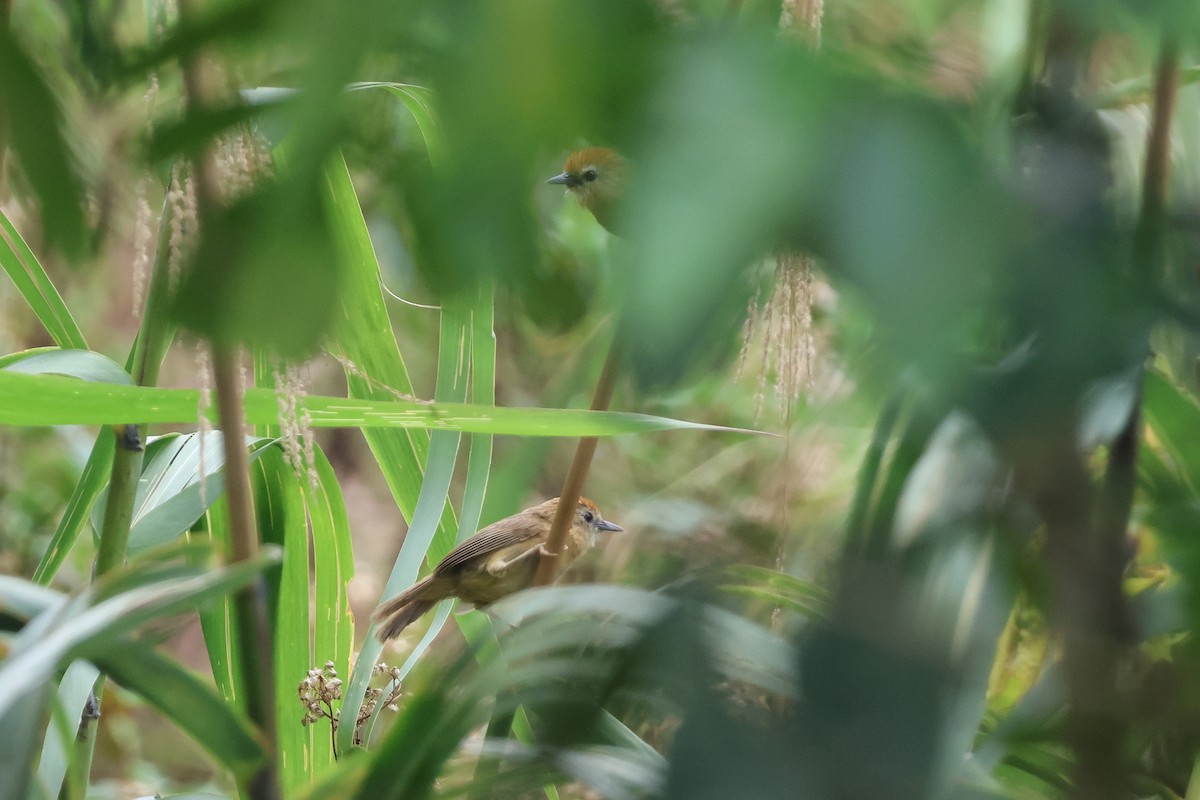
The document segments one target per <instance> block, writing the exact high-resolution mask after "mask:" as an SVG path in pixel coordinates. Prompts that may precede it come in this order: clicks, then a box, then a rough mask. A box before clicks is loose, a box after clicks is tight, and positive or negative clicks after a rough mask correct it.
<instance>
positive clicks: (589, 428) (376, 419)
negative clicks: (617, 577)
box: [0, 370, 758, 463]
mask: <svg viewBox="0 0 1200 800" xmlns="http://www.w3.org/2000/svg"><path fill="white" fill-rule="evenodd" d="M245 410H246V420H247V422H249V423H251V424H271V423H273V422H275V421H276V420H277V419H278V414H279V410H278V398H277V396H276V394H275V393H274V392H273V391H269V390H266V389H249V390H247V392H246V397H245ZM302 410H303V411H307V412H308V414H309V416H310V417H311V418H312V426H313V427H314V428H351V427H362V428H368V429H369V428H398V429H400V428H424V429H432V430H444V431H456V432H462V433H491V434H503V435H510V436H569V437H578V436H617V435H620V434H626V433H646V432H650V431H664V430H709V431H727V432H732V433H758V432H757V431H750V430H746V429H742V428H729V427H725V426H722V425H709V424H705V423H700V422H685V421H683V420H677V419H671V418H669V417H656V416H651V415H649V414H634V413H629V412H617V411H585V410H581V409H563V408H504V407H499V406H497V407H486V406H475V405H468V404H464V403H452V402H441V401H439V402H436V403H420V402H414V401H404V400H393V401H390V402H389V401H380V400H358V399H347V398H340V397H322V396H319V395H311V396H309V397H306V398H305V399H304V404H303V408H302ZM199 416H200V413H199V392H197V391H195V390H192V389H162V388H157V387H150V386H115V385H113V384H96V383H85V382H83V381H78V380H72V379H70V378H62V377H58V376H52V375H49V376H46V375H21V374H18V373H14V372H11V371H9V370H0V425H26V426H29V425H103V424H118V423H127V422H131V421H135V420H136V421H140V422H146V423H175V424H179V423H194V422H196V421H197V420H198V419H199ZM377 457H378V456H377ZM381 463H385V462H381Z"/></svg>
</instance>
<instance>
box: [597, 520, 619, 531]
mask: <svg viewBox="0 0 1200 800" xmlns="http://www.w3.org/2000/svg"><path fill="white" fill-rule="evenodd" d="M596 530H598V531H623V530H625V529H624V528H622V527H621V526H620V525H618V524H617V523H615V522H609V521H608V520H606V519H602V520H600V521H599V522H597V523H596Z"/></svg>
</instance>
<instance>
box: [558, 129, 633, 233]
mask: <svg viewBox="0 0 1200 800" xmlns="http://www.w3.org/2000/svg"><path fill="white" fill-rule="evenodd" d="M628 181H629V162H627V161H626V160H625V159H624V158H622V157H621V156H620V155H618V154H617V153H616V152H614V151H612V150H609V149H608V148H606V147H586V148H584V149H583V150H577V151H576V152H574V153H571V155H569V156H567V161H566V163H565V164H563V171H562V172H561V173H560V174H558V175H555V176H554V177H553V178H551V179H550V180H548V181H546V183H556V184H561V185H562V186H566V187H567V192H568V193H569V194H571V195H574V197H575V199H576V200H577V201H578V202H579V205H581V206H583V207H584V208H586V209H587V210H588V211H590V212H592V216H594V217H595V218H596V221H597V222H599V223H600V224H601V225H603V226H604V228H605V230H607V231H608V232H609V233H616V231H615V230H614V229H613V226H614V224H615V222H616V217H617V214H616V208H617V203H618V201H619V200H620V199H621V195H622V194H624V192H625V186H626V184H627V183H628Z"/></svg>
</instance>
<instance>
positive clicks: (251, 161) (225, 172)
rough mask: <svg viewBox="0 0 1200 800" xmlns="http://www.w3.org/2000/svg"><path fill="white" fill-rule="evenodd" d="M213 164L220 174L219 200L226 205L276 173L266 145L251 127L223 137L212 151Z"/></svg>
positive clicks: (218, 185) (218, 182) (218, 184)
mask: <svg viewBox="0 0 1200 800" xmlns="http://www.w3.org/2000/svg"><path fill="white" fill-rule="evenodd" d="M213 164H214V166H215V167H216V173H217V176H218V177H219V180H218V181H217V191H218V193H219V199H220V200H221V202H222V203H225V204H229V203H231V202H233V201H234V200H236V199H237V198H239V197H241V196H242V195H244V194H247V193H248V192H249V191H250V190H251V189H253V188H254V187H255V186H257V185H258V184H259V183H260V182H261V181H262V180H264V179H266V178H269V177H271V175H273V174H274V164H273V163H272V161H271V155H270V153H269V152H268V151H267V147H266V145H265V144H264V143H263V141H262V140H261V139H260V138H259V137H258V136H256V135H255V134H254V133H253V132H252V131H251V130H250V129H249V128H241V129H238V130H236V131H234V132H233V133H231V134H229V135H227V136H223V137H221V139H220V140H219V141H218V142H217V145H216V147H215V148H214V151H213Z"/></svg>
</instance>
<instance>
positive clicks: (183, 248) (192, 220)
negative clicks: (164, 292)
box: [167, 159, 199, 289]
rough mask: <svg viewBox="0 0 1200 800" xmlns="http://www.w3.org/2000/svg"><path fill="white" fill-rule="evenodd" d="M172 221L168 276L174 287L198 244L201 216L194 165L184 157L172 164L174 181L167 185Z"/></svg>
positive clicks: (169, 229)
mask: <svg viewBox="0 0 1200 800" xmlns="http://www.w3.org/2000/svg"><path fill="white" fill-rule="evenodd" d="M167 210H168V211H169V212H170V223H169V227H168V231H169V234H168V237H167V277H168V279H169V280H170V285H171V288H172V289H174V288H175V287H176V286H178V285H179V278H180V276H181V275H182V274H183V265H184V263H185V262H186V261H187V259H188V258H189V257H190V256H191V254H192V250H193V248H195V246H196V240H197V238H198V237H197V233H198V230H199V220H198V216H197V211H196V185H195V180H194V179H193V178H192V170H191V167H189V166H188V164H187V162H186V161H184V160H182V159H180V160H179V161H176V162H175V165H174V166H173V167H171V185H170V187H169V188H168V189H167Z"/></svg>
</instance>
